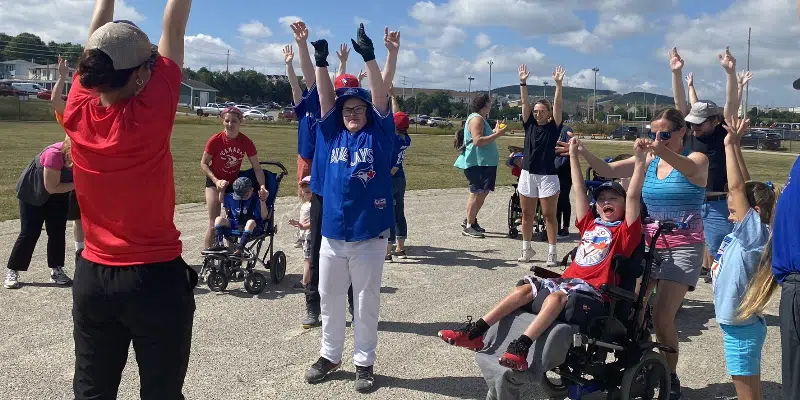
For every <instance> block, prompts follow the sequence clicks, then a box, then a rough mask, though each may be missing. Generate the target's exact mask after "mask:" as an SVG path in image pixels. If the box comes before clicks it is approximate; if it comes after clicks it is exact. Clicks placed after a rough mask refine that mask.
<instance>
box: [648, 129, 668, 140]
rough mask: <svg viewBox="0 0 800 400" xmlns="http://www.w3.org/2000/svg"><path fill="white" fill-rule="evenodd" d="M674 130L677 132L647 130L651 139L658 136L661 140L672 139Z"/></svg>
mask: <svg viewBox="0 0 800 400" xmlns="http://www.w3.org/2000/svg"><path fill="white" fill-rule="evenodd" d="M672 132H675V131H666V132H653V131H650V132H647V137H649V138H650V140H656V136H657V137H658V138H660V139H661V140H670V139H672Z"/></svg>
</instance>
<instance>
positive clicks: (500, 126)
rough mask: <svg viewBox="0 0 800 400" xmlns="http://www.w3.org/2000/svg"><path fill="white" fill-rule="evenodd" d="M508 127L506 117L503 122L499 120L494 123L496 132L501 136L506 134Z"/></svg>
mask: <svg viewBox="0 0 800 400" xmlns="http://www.w3.org/2000/svg"><path fill="white" fill-rule="evenodd" d="M506 129H508V124H506V120H505V119H504V120H503V121H502V122H501V121H497V122H496V123H495V125H494V133H495V134H497V135H500V136H503V135H505V134H506Z"/></svg>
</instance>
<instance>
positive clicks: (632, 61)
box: [0, 0, 800, 106]
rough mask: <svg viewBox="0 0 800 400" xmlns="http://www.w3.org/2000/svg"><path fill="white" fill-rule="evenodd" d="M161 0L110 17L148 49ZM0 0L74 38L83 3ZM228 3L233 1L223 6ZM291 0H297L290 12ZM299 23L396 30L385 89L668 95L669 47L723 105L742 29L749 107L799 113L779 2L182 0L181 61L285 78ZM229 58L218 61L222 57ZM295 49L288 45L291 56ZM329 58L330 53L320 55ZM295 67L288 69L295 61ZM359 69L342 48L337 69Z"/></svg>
mask: <svg viewBox="0 0 800 400" xmlns="http://www.w3.org/2000/svg"><path fill="white" fill-rule="evenodd" d="M165 3H166V2H165V1H164V0H160V1H155V0H125V1H121V0H119V1H117V2H116V14H115V18H117V19H129V20H132V21H134V22H136V23H137V24H139V25H140V26H141V27H142V28H143V29H144V30H145V32H146V33H147V34H148V35H149V36H150V39H151V41H153V42H154V43H155V42H157V41H158V38H159V37H160V34H161V17H162V15H163V8H164V5H165ZM26 4H27V6H26V7H24V8H21V7H18V5H19V1H18V0H0V9H2V10H6V11H8V10H14V11H13V12H5V13H4V14H5V15H3V17H2V18H0V32H5V33H7V34H11V35H14V34H18V33H20V32H30V33H34V34H36V35H39V36H40V37H42V39H43V40H45V41H49V40H56V41H67V40H69V41H74V42H80V43H83V42H85V41H86V37H87V35H88V25H89V21H90V18H91V12H92V7H93V4H94V1H93V0H28V1H27V2H26ZM228 4H235V5H233V6H232V5H228ZM301 4H302V5H301ZM298 19H302V20H303V21H305V22H306V24H308V26H309V28H310V35H311V39H312V40H316V39H318V38H325V39H327V40H328V42H329V47H330V48H331V49H334V48H336V47H338V45H339V44H340V43H349V41H350V38H352V37H355V32H356V29H357V27H358V23H360V22H363V23H364V24H365V26H366V30H367V34H368V35H369V36H370V37H372V38H373V40H374V41H375V43H376V47H378V48H379V49H378V51H377V52H376V55H377V57H378V61H379V64H380V65H383V61H384V59H385V57H386V50H385V48H383V46H382V43H381V40H380V39H381V37H382V34H383V28H384V27H385V26H388V27H389V29H390V30H399V31H400V32H401V51H400V55H399V57H398V70H397V75H396V77H395V81H394V85H395V87H402V86H403V79H404V78H403V77H405V82H406V85H405V86H407V87H411V86H412V84H413V85H414V86H415V87H424V88H444V89H455V90H467V89H468V87H469V81H468V79H467V78H468V77H469V76H473V77H474V78H475V79H474V81H472V89H473V90H487V89H488V88H489V76H490V73H489V64H488V61H489V60H491V61H493V64H492V73H491V85H492V86H494V87H498V86H506V85H515V84H517V83H518V82H519V80H518V78H517V73H516V71H517V68H518V67H519V65H520V64H522V63H525V64H527V66H528V69H529V71H531V78H530V79H529V80H528V82H529V83H531V84H541V83H542V82H544V81H547V82H548V83H549V84H550V85H552V83H553V80H552V72H553V70H554V69H555V67H556V66H558V65H562V66H564V68H565V69H566V71H567V74H566V76H567V77H566V79H565V85H568V86H577V87H585V88H592V87H594V74H593V72H592V71H591V69H592V68H593V67H597V68H599V69H600V71H599V73H598V75H597V87H598V89H610V90H614V91H617V92H620V93H627V92H633V91H642V90H647V91H649V92H653V93H659V94H664V95H670V96H671V94H672V89H671V77H672V73H671V71H670V70H669V65H668V58H667V52H668V50H669V49H670V48H671V47H673V46H675V47H677V48H678V51H679V52H680V54H681V55H682V57H683V58H684V60H685V62H686V66H685V67H684V71H683V72H684V75H686V74H687V73H689V72H692V73H693V74H694V77H695V87H696V89H697V92H698V97H699V98H700V99H711V100H714V101H716V102H717V103H718V104H723V103H724V96H725V94H724V87H725V74H724V70H723V69H722V67H721V66H720V64H719V61H718V60H717V54H719V53H721V52H723V51H724V49H725V46H730V48H731V52H732V53H733V55H734V57H736V58H737V69H738V70H740V71H741V70H743V69H745V68H746V67H747V34H748V28H752V41H751V55H750V70H751V71H753V73H754V75H755V77H754V79H753V81H752V82H751V83H750V94H749V96H750V97H749V104H750V105H754V104H757V105H761V106H798V105H800V91H795V90H793V89H792V87H791V85H792V81H794V79H796V78H798V77H800V51H798V50H800V49H798V41H797V38H798V37H800V18H798V9H797V4H796V3H795V2H794V1H792V0H734V1H722V0H705V1H694V0H693V1H687V0H436V1H413V0H411V1H406V0H397V1H392V2H388V1H361V0H356V1H349V2H347V3H344V2H337V1H330V0H328V1H320V0H304V1H285V2H276V1H267V2H265V1H257V0H238V1H236V2H231V3H226V2H221V1H219V0H194V1H193V3H192V13H191V15H190V17H189V25H188V27H187V31H186V37H185V43H186V57H185V58H186V60H185V63H186V66H187V67H190V68H193V69H198V68H200V67H203V66H205V67H207V68H209V69H213V70H220V69H221V70H224V69H225V68H226V61H227V62H228V66H229V68H230V69H231V70H238V69H239V68H248V69H255V70H257V71H259V72H266V73H269V74H282V73H284V64H283V57H282V54H281V49H282V47H283V46H284V45H286V44H294V39H293V36H292V35H291V30H290V29H289V27H288V24H290V23H291V22H294V21H296V20H298ZM228 51H230V57H227V53H228ZM295 51H296V48H295ZM329 62H330V64H331V66H332V68H335V66H336V65H337V64H338V62H337V60H336V56H335V53H333V51H332V54H331V56H330V57H329ZM295 68H296V69H297V70H298V73H299V65H298V63H297V60H295ZM362 68H363V61H361V58H360V56H359V55H358V54H356V53H355V52H351V55H350V59H349V63H348V69H349V72H356V73H357V72H358V71H359V70H360V69H362Z"/></svg>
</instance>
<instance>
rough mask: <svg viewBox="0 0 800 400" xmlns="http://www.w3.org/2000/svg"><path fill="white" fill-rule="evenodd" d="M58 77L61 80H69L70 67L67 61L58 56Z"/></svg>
mask: <svg viewBox="0 0 800 400" xmlns="http://www.w3.org/2000/svg"><path fill="white" fill-rule="evenodd" d="M58 77H59V78H61V79H67V77H69V65H68V64H67V60H65V59H64V58H63V57H61V56H58Z"/></svg>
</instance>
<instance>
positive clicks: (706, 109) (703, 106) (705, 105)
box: [684, 100, 722, 125]
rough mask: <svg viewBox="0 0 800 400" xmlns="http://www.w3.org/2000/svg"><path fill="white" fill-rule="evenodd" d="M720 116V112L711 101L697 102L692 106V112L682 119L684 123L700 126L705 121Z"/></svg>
mask: <svg viewBox="0 0 800 400" xmlns="http://www.w3.org/2000/svg"><path fill="white" fill-rule="evenodd" d="M720 114H722V110H721V109H720V108H719V107H717V105H716V104H715V103H714V102H713V101H711V100H698V101H697V102H696V103H694V104H692V111H690V112H689V115H687V116H686V118H684V120H685V121H686V122H689V123H692V124H695V125H700V124H702V123H703V122H705V120H707V119H708V118H710V117H713V116H715V115H720Z"/></svg>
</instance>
